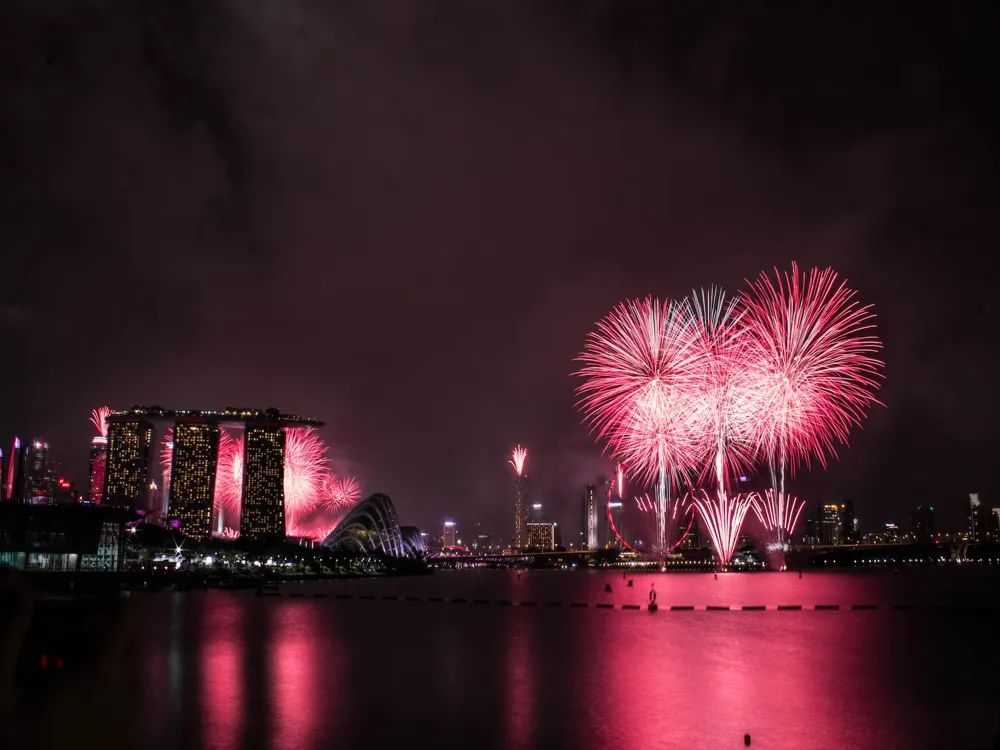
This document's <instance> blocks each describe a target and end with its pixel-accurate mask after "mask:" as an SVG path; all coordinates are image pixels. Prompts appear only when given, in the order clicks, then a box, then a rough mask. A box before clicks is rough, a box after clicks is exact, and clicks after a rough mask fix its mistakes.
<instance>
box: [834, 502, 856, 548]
mask: <svg viewBox="0 0 1000 750" xmlns="http://www.w3.org/2000/svg"><path fill="white" fill-rule="evenodd" d="M838 536H839V542H838V543H839V544H857V543H858V519H857V518H855V517H854V503H853V502H852V501H851V500H846V501H844V502H842V503H841V504H840V528H839V534H838Z"/></svg>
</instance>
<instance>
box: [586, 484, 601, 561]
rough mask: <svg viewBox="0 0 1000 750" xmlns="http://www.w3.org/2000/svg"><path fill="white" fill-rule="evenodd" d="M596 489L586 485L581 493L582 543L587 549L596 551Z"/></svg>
mask: <svg viewBox="0 0 1000 750" xmlns="http://www.w3.org/2000/svg"><path fill="white" fill-rule="evenodd" d="M598 518H599V516H598V502H597V487H595V486H594V485H592V484H588V485H587V488H586V489H585V490H584V491H583V543H584V545H586V548H587V549H597V548H598V540H597V529H598V528H599V527H598Z"/></svg>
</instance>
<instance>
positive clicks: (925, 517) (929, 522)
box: [910, 505, 934, 542]
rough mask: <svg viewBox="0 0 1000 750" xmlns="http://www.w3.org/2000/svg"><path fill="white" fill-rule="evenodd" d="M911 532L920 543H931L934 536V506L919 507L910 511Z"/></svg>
mask: <svg viewBox="0 0 1000 750" xmlns="http://www.w3.org/2000/svg"><path fill="white" fill-rule="evenodd" d="M910 531H911V533H912V534H913V538H914V539H915V540H916V541H918V542H929V541H930V540H931V538H932V537H933V536H934V506H933V505H931V506H927V505H918V506H917V507H916V508H915V509H914V510H911V511H910Z"/></svg>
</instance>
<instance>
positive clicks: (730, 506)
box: [689, 489, 753, 565]
mask: <svg viewBox="0 0 1000 750" xmlns="http://www.w3.org/2000/svg"><path fill="white" fill-rule="evenodd" d="M689 497H690V500H691V503H692V504H693V505H694V506H695V507H696V508H697V509H698V516H699V518H700V519H701V524H702V526H701V528H702V529H703V530H704V531H705V533H707V534H708V537H709V538H710V539H711V540H712V550H713V551H714V552H715V556H716V559H717V560H718V561H719V564H720V565H727V564H728V563H729V561H730V560H732V559H733V555H734V554H735V553H736V547H737V545H738V544H739V541H740V531H741V530H742V529H743V521H744V520H745V519H746V516H747V511H748V510H750V506H751V505H752V504H753V498H752V497H751V496H750V495H741V494H736V495H727V494H726V491H725V490H723V489H719V490H717V492H716V494H715V497H712V496H710V495H709V494H708V492H706V491H705V490H695V491H693V492H691V493H689Z"/></svg>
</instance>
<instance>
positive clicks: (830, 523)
mask: <svg viewBox="0 0 1000 750" xmlns="http://www.w3.org/2000/svg"><path fill="white" fill-rule="evenodd" d="M817 520H818V521H819V543H820V544H840V508H839V507H837V506H836V505H835V504H833V503H825V504H823V505H820V506H819V519H817Z"/></svg>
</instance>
